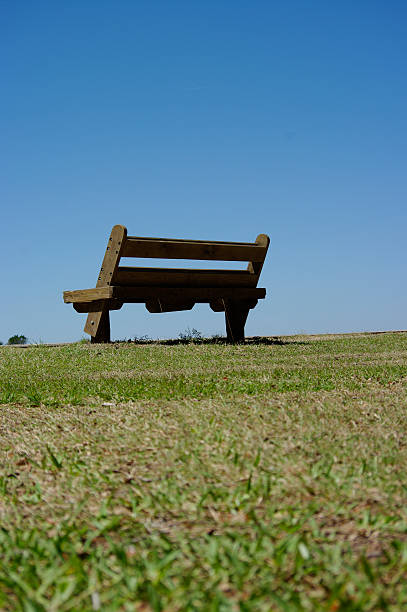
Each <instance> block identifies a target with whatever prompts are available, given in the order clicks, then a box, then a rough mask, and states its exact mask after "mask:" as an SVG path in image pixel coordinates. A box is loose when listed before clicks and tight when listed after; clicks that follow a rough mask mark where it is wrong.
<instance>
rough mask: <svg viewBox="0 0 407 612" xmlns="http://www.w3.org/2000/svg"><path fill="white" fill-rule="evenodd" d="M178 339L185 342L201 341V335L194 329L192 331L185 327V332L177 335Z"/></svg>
mask: <svg viewBox="0 0 407 612" xmlns="http://www.w3.org/2000/svg"><path fill="white" fill-rule="evenodd" d="M178 338H179V339H180V340H184V341H185V342H193V341H194V340H202V334H201V332H200V331H198V330H197V329H195V328H194V327H193V328H192V329H190V328H189V327H187V328H186V330H185V331H183V332H180V333H179V334H178Z"/></svg>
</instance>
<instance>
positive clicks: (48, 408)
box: [0, 333, 407, 612]
mask: <svg viewBox="0 0 407 612" xmlns="http://www.w3.org/2000/svg"><path fill="white" fill-rule="evenodd" d="M0 364H1V373H0V399H1V402H2V405H1V407H0V429H1V436H0V452H1V466H0V517H1V528H0V608H1V609H2V610H24V611H30V612H31V611H40V610H46V611H48V610H55V611H57V610H58V611H60V610H62V611H64V610H98V609H99V610H140V611H149V610H153V611H159V610H165V611H167V610H169V611H176V610H213V611H217V610H219V611H228V610H233V611H234V610H242V611H244V610H250V611H252V610H254V611H257V610H258V611H263V610H264V611H268V610H273V611H274V610H275V611H280V610H281V611H283V612H284V611H289V612H291V611H297V610H298V611H302V610H305V611H307V610H310V611H314V610H316V611H319V610H324V611H325V610H326V611H330V612H337V611H356V610H360V611H362V610H363V611H365V610H367V611H369V610H389V611H399V610H405V609H406V606H407V581H406V578H407V504H406V502H407V476H406V474H407V469H406V468H407V442H406V440H407V418H406V405H407V334H396V333H388V334H382V335H369V334H361V335H349V336H325V337H324V336H321V337H306V336H303V337H300V336H297V337H292V338H280V339H278V340H276V339H275V340H269V341H266V340H263V342H257V343H255V342H252V343H248V344H247V345H244V346H228V345H224V344H221V343H219V342H213V343H210V342H209V343H205V342H203V343H196V342H195V343H191V344H186V343H179V344H172V345H169V344H165V343H162V344H160V343H143V344H127V343H123V344H116V345H110V346H97V345H87V344H83V343H82V344H80V343H78V344H76V345H69V346H62V347H44V346H38V347H31V348H27V349H16V348H12V347H2V348H1V349H0Z"/></svg>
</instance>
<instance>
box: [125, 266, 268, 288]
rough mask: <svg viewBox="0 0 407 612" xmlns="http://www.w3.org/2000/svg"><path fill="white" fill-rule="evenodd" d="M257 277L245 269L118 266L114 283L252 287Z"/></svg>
mask: <svg viewBox="0 0 407 612" xmlns="http://www.w3.org/2000/svg"><path fill="white" fill-rule="evenodd" d="M256 283H257V277H256V276H254V275H253V274H251V273H250V272H247V271H246V270H193V269H191V270H189V269H187V268H186V269H182V268H132V267H119V268H117V272H116V274H115V282H114V284H115V285H122V286H129V287H131V286H133V287H137V286H140V285H141V286H143V285H145V286H160V287H253V286H255V285H256Z"/></svg>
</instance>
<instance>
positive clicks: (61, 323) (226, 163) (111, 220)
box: [0, 0, 407, 342]
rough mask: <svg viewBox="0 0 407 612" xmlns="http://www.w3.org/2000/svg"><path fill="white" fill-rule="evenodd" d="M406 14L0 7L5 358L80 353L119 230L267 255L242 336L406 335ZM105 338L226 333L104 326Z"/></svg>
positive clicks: (381, 7) (173, 6)
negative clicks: (258, 295) (234, 244)
mask: <svg viewBox="0 0 407 612" xmlns="http://www.w3.org/2000/svg"><path fill="white" fill-rule="evenodd" d="M406 29H407V5H406V4H405V2H401V1H400V2H397V1H393V2H387V3H385V2H379V1H374V0H373V1H372V0H369V1H368V0H360V1H358V2H353V1H352V2H351V1H346V0H345V1H341V2H326V1H325V2H322V1H321V2H320V1H312V2H304V1H297V0H286V1H284V2H277V1H276V2H273V1H267V2H266V1H258V0H254V1H251V2H247V1H246V2H242V1H236V0H234V1H233V2H232V1H219V0H217V1H216V2H215V1H211V0H209V1H205V2H198V1H197V2H194V1H192V2H191V1H185V2H181V1H177V0H174V1H171V2H168V1H165V2H164V1H149V2H147V1H144V0H143V1H141V0H140V1H136V0H133V1H130V0H121V1H119V2H113V0H110V1H96V0H80V1H79V0H73V1H70V2H47V1H45V0H44V1H40V2H35V3H34V2H28V1H23V2H13V1H11V0H9V1H3V2H1V3H0V83H1V96H0V134H1V148H0V174H1V176H0V202H1V219H2V224H1V225H2V232H1V234H2V254H3V262H4V266H3V270H2V300H1V302H0V315H1V316H0V320H1V325H0V340H2V341H3V342H5V341H7V339H8V337H9V336H11V335H13V334H15V333H24V334H25V335H27V336H28V337H29V338H30V339H31V340H32V341H44V342H53V341H70V340H76V339H79V338H80V337H82V336H83V332H82V328H83V324H84V320H85V316H86V315H79V314H78V313H76V312H75V311H74V310H73V308H72V306H68V305H65V304H64V303H63V301H62V291H63V290H65V289H82V288H88V287H92V286H94V285H95V282H96V277H97V274H98V270H99V267H100V263H101V259H102V257H103V253H104V250H105V243H106V240H107V237H108V234H109V232H110V229H111V227H112V225H114V224H116V223H121V224H124V225H126V226H127V228H128V230H129V233H130V234H132V235H140V236H143V235H145V236H162V237H165V236H167V237H180V238H197V239H214V240H216V239H217V240H237V241H239V240H242V241H250V240H254V239H255V237H256V235H257V234H258V233H260V232H264V233H268V234H269V235H270V237H271V241H272V244H271V249H270V251H269V255H268V260H267V263H266V265H265V267H264V269H263V273H262V277H261V280H260V286H264V287H266V288H267V291H268V297H267V299H266V300H264V301H262V302H261V303H259V305H258V306H257V308H256V309H255V310H254V311H252V312H251V314H250V315H249V319H248V323H247V327H246V331H247V334H249V335H252V334H253V335H271V334H273V335H274V334H294V333H300V332H306V333H323V332H345V331H349V332H351V331H360V330H384V329H406V328H407V319H406V317H407V287H406V282H405V278H406V265H407V255H406V238H405V234H406V222H407V205H406V195H407V178H406V177H407V172H406V161H407V155H406V149H407V144H406V143H407V118H406V117H407V115H406V108H407V78H406V77H407V33H406ZM111 321H112V336H113V337H114V338H124V337H127V338H129V337H133V336H135V335H139V336H141V335H144V334H148V335H149V336H151V337H153V338H156V337H176V336H177V335H178V333H179V332H181V331H184V330H185V329H186V328H187V327H188V326H189V327H191V328H192V327H195V328H196V329H198V330H200V331H201V332H202V333H203V334H205V335H210V334H214V333H222V332H223V329H224V323H223V315H222V314H220V313H213V312H212V311H211V310H210V309H209V308H208V307H207V306H205V305H200V306H199V305H198V306H195V308H194V309H193V310H192V311H190V312H182V313H170V314H165V315H153V314H149V313H148V312H147V311H146V310H145V309H144V307H143V306H141V305H126V306H124V307H123V309H122V310H120V311H117V312H113V313H112V316H111Z"/></svg>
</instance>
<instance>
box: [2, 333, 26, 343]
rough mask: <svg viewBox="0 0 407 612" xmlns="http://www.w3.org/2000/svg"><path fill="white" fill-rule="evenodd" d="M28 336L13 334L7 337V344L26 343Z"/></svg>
mask: <svg viewBox="0 0 407 612" xmlns="http://www.w3.org/2000/svg"><path fill="white" fill-rule="evenodd" d="M27 342H28V338H27V336H24V334H20V335H19V334H15V336H11V338H9V339H8V341H7V344H27Z"/></svg>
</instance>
